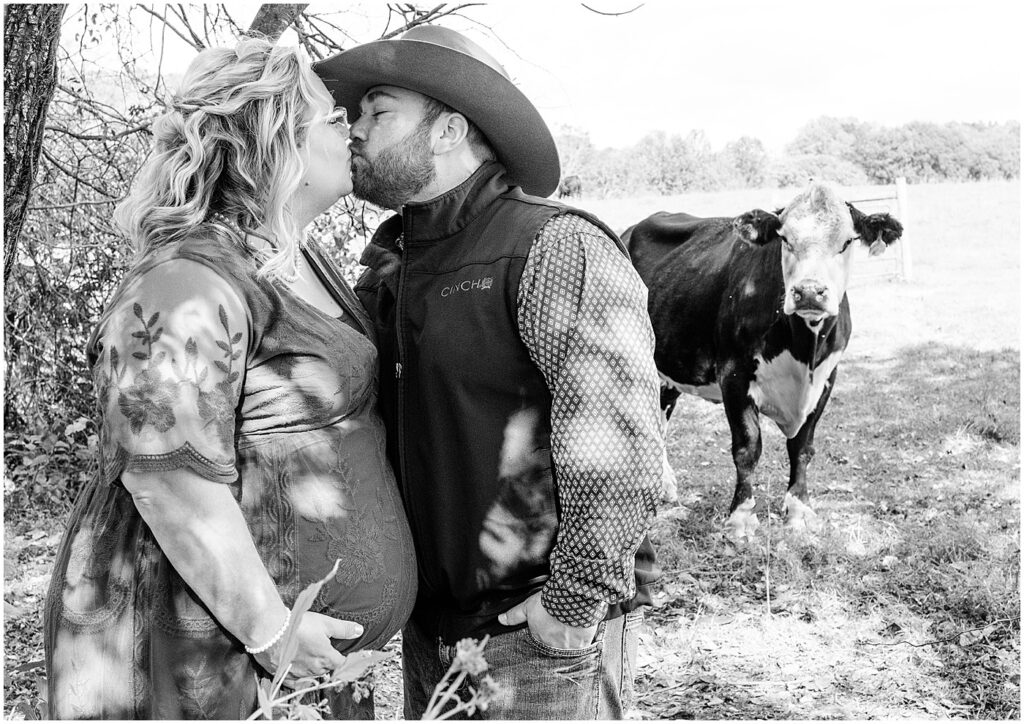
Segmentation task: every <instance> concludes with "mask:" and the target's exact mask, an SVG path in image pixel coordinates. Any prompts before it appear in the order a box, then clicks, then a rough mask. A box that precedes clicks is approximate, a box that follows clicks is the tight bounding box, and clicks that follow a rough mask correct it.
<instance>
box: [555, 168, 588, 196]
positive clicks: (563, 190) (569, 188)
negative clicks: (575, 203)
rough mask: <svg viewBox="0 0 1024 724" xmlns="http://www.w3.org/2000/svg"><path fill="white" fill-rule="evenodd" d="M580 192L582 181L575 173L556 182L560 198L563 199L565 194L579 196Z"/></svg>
mask: <svg viewBox="0 0 1024 724" xmlns="http://www.w3.org/2000/svg"><path fill="white" fill-rule="evenodd" d="M582 193H583V181H582V179H580V177H579V176H576V175H575V174H574V175H572V176H566V177H565V178H563V179H562V182H561V183H560V184H558V198H560V199H564V198H565V197H566V196H579V195H580V194H582Z"/></svg>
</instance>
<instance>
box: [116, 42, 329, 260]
mask: <svg viewBox="0 0 1024 724" xmlns="http://www.w3.org/2000/svg"><path fill="white" fill-rule="evenodd" d="M333 107H334V101H333V99H332V98H331V96H330V94H329V93H328V92H327V90H326V89H325V88H324V86H323V85H322V84H321V83H320V82H318V80H317V78H316V76H315V75H314V73H313V71H312V68H311V67H310V64H309V61H308V59H306V58H305V57H304V56H303V55H302V54H301V53H300V51H299V50H298V48H286V47H278V46H275V45H272V44H271V43H269V42H267V41H266V40H262V39H258V38H245V39H243V40H241V41H239V43H238V45H237V47H236V48H235V49H233V50H232V49H230V48H210V49H207V50H204V51H202V52H201V53H200V54H199V55H198V56H197V57H196V58H195V60H193V61H192V64H191V65H190V66H189V68H188V70H187V71H186V72H185V77H184V78H183V79H182V81H181V86H180V90H179V92H178V94H177V95H176V96H175V97H174V101H173V103H172V107H171V109H170V110H169V111H168V112H167V113H165V114H164V115H162V116H160V117H159V118H157V119H156V120H155V121H154V122H153V125H152V132H153V136H154V140H153V147H152V153H151V155H150V156H149V158H148V159H147V160H146V162H145V164H144V165H143V166H142V168H141V169H140V171H139V174H138V176H137V178H136V180H135V183H134V184H133V187H132V189H131V192H130V193H129V194H128V196H127V198H125V200H124V201H123V202H122V203H121V204H120V205H119V206H118V208H117V209H116V210H115V212H114V214H115V220H116V221H117V223H118V224H119V226H120V227H121V229H122V230H123V231H124V232H125V234H126V235H127V236H128V238H129V239H131V241H132V243H133V244H134V245H135V248H136V250H137V251H138V253H139V254H145V253H146V252H147V251H149V250H151V249H153V248H154V247H156V246H158V245H161V244H167V243H170V242H174V241H178V240H181V239H184V238H185V237H187V236H189V235H190V234H192V233H193V232H194V231H195V229H196V228H197V227H198V226H199V225H201V224H203V223H204V222H205V221H207V220H208V219H210V217H211V216H213V215H221V216H222V217H224V218H226V219H228V220H229V221H231V222H234V223H236V224H238V226H240V227H241V228H243V229H246V230H255V229H260V230H261V232H260V234H261V236H262V235H266V236H267V237H268V240H269V241H270V242H271V244H272V245H273V246H274V249H275V251H274V253H273V254H272V255H271V256H270V257H269V258H268V259H266V261H265V263H264V264H263V265H262V267H261V273H264V274H268V275H271V276H278V277H283V278H288V277H291V276H292V275H294V273H295V255H296V251H297V244H298V243H299V241H300V238H299V237H300V234H301V233H302V230H301V229H298V228H296V226H295V224H294V222H293V221H292V220H291V217H290V215H289V214H288V201H289V199H290V198H291V196H292V194H293V193H294V192H295V190H296V189H297V188H298V186H299V183H300V182H301V178H302V175H303V173H304V171H305V160H304V158H303V155H302V152H301V150H300V147H301V145H302V143H303V142H304V140H305V138H306V133H307V130H308V129H309V127H310V126H311V125H312V124H313V123H316V122H318V121H322V120H323V119H325V118H326V117H327V116H328V114H330V113H331V111H332V110H333Z"/></svg>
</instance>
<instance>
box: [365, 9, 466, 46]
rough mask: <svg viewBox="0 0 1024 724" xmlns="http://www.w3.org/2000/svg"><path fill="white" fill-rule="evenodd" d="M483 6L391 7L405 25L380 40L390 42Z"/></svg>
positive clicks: (385, 34)
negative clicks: (427, 8) (426, 8)
mask: <svg viewBox="0 0 1024 724" xmlns="http://www.w3.org/2000/svg"><path fill="white" fill-rule="evenodd" d="M482 5H486V3H463V4H461V5H456V6H454V7H451V8H448V9H447V10H445V9H444V8H445V6H444V3H442V4H440V5H438V6H436V7H434V8H431V9H430V10H420V9H418V8H417V7H416V6H415V5H410V4H406V5H405V6H402V5H397V6H395V5H389V6H388V8H389V9H390V10H392V12H393V13H395V14H398V15H401V16H402V18H403V20H404V21H405V23H404V24H403V25H402V26H401V27H398V28H395V29H394V30H391V31H387V32H385V33H384V34H383V35H381V36H380V39H381V40H389V39H390V38H394V37H395V36H397V35H401V34H402V33H404V32H406V31H407V30H412V29H413V28H415V27H417V26H419V25H426V24H428V23H432V22H434V21H435V20H440V19H441V18H444V17H447V16H449V15H458V14H460V11H462V10H465V9H466V8H472V7H478V6H482Z"/></svg>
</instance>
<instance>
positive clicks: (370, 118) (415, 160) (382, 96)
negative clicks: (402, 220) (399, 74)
mask: <svg viewBox="0 0 1024 724" xmlns="http://www.w3.org/2000/svg"><path fill="white" fill-rule="evenodd" d="M424 100H425V99H424V96H423V95H421V94H420V93H416V92H414V91H410V90H406V89H404V88H397V87H395V86H388V85H379V86H374V87H373V88H371V89H370V90H368V91H367V92H366V95H364V96H363V100H362V101H361V102H360V104H359V109H360V113H359V118H358V119H357V120H356V122H355V123H353V124H352V129H351V139H352V140H351V143H350V150H351V151H352V183H353V186H354V189H355V195H356V196H357V197H359V198H361V199H364V200H366V201H369V202H370V203H372V204H376V205H377V206H380V207H382V208H385V209H398V208H399V207H401V206H402V204H404V203H406V202H408V201H409V200H411V199H412V198H413V197H415V196H416V195H417V194H418V193H419V192H420V191H422V190H423V189H424V188H425V187H426V186H427V184H429V183H430V182H431V181H433V180H434V177H435V175H436V167H435V166H434V154H433V148H432V142H431V133H430V130H431V129H430V127H429V126H424V124H423V123H422V121H423V112H424V107H425V106H424Z"/></svg>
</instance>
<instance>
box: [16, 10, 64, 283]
mask: <svg viewBox="0 0 1024 724" xmlns="http://www.w3.org/2000/svg"><path fill="white" fill-rule="evenodd" d="M66 7H67V6H66V5H41V4H40V5H35V4H33V5H15V4H6V3H5V4H4V281H5V282H6V281H7V278H8V277H9V276H10V273H11V270H12V269H13V268H14V261H15V259H16V258H17V252H18V237H19V236H20V235H21V225H22V222H23V221H24V220H25V210H26V208H27V207H28V199H29V194H30V193H31V191H32V181H33V179H34V178H35V175H36V162H37V161H38V160H39V152H40V150H41V149H42V144H43V123H44V122H45V121H46V109H47V108H49V106H50V99H51V98H53V90H54V87H55V86H56V85H57V43H58V41H59V39H60V23H61V19H62V18H63V16H64V10H65V8H66Z"/></svg>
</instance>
